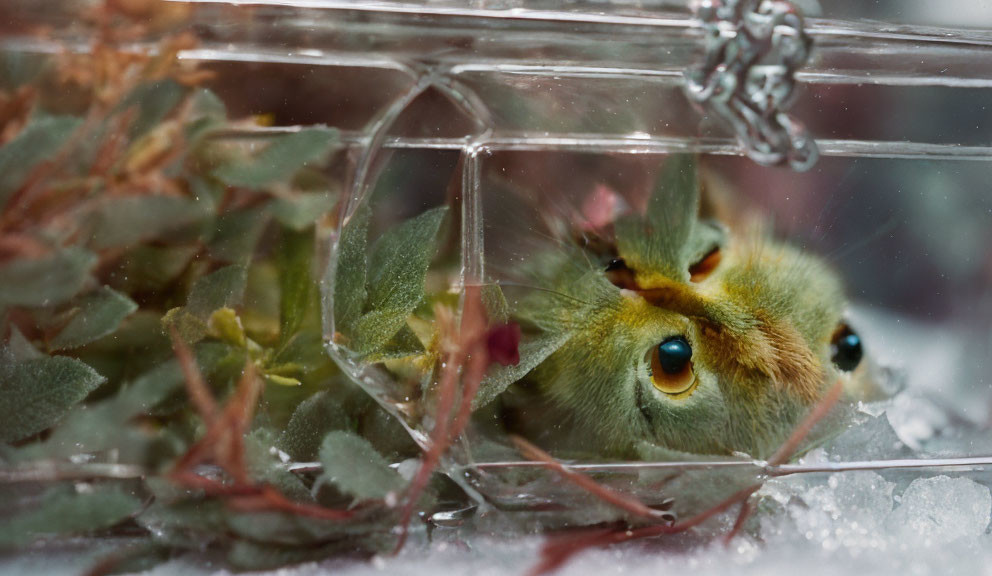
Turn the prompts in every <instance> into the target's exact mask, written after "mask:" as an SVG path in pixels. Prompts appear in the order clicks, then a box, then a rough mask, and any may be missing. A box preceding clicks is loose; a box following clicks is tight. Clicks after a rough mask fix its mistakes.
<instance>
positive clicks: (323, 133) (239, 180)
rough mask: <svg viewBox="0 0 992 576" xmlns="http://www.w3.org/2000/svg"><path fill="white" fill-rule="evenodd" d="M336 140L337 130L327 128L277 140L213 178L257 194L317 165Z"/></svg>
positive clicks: (223, 169) (221, 170)
mask: <svg viewBox="0 0 992 576" xmlns="http://www.w3.org/2000/svg"><path fill="white" fill-rule="evenodd" d="M337 138H338V132H337V130H334V129H331V128H309V129H306V130H301V131H299V132H296V133H294V134H288V135H286V136H280V137H278V138H275V139H273V140H272V142H270V143H269V144H268V145H267V146H266V147H265V149H264V150H262V151H261V152H260V153H258V154H256V155H255V157H254V158H251V159H250V160H245V161H242V162H238V163H235V164H228V165H226V166H222V167H220V168H218V169H217V170H214V172H213V174H214V176H216V177H217V178H219V179H220V180H221V181H222V182H224V183H225V184H227V185H229V186H239V187H242V188H248V189H250V190H260V189H263V188H265V187H266V186H269V185H272V184H275V183H277V182H286V181H288V180H289V179H290V178H292V177H293V175H294V174H296V172H298V171H299V170H300V169H301V168H303V167H304V166H308V165H310V164H314V163H319V162H321V161H322V160H323V159H324V158H325V157H326V156H327V154H328V153H329V152H330V151H331V147H332V146H333V145H334V143H335V142H336V141H337Z"/></svg>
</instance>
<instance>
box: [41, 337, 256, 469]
mask: <svg viewBox="0 0 992 576" xmlns="http://www.w3.org/2000/svg"><path fill="white" fill-rule="evenodd" d="M194 352H195V354H196V363H197V366H199V368H200V371H201V372H202V373H203V374H204V376H206V377H207V378H208V379H209V378H212V377H215V375H216V374H217V373H218V372H221V371H223V370H224V369H225V367H226V366H227V363H229V362H233V363H235V364H237V365H238V366H241V365H243V359H242V358H240V357H237V356H236V355H232V350H231V348H230V347H229V346H227V345H226V344H222V343H219V342H201V343H200V344H198V345H197V346H196V347H195V348H194ZM184 380H185V378H184V376H183V371H182V368H181V367H180V365H179V361H178V360H176V359H175V358H172V359H170V360H167V361H165V362H162V363H161V364H158V365H157V366H155V367H153V368H151V369H149V370H147V371H146V372H144V373H143V374H141V375H140V376H138V377H137V378H136V379H134V380H133V381H131V382H127V383H125V384H124V385H123V386H122V387H121V390H120V391H119V392H118V393H117V394H116V395H114V396H113V397H111V398H107V399H104V400H100V401H98V402H91V403H87V404H86V405H83V406H77V407H76V408H75V409H74V410H72V411H71V412H70V413H69V414H68V415H67V416H66V417H65V419H64V420H62V421H61V422H60V423H59V425H58V426H57V427H56V428H55V429H54V430H53V431H52V435H51V437H50V438H48V440H47V441H46V442H45V443H44V444H42V445H39V446H38V447H37V451H36V452H33V453H29V454H28V455H29V456H36V457H37V456H44V457H48V458H58V457H67V456H70V455H72V454H78V453H80V452H99V451H102V450H110V449H117V450H118V451H119V457H120V459H121V461H124V462H129V461H130V462H134V461H137V458H133V457H132V456H138V457H141V456H143V455H142V454H138V455H133V454H128V451H129V450H128V449H127V445H128V443H129V442H130V444H131V445H132V446H133V447H134V448H135V449H136V450H139V451H140V450H141V449H142V448H143V447H144V446H145V445H146V444H147V441H148V440H149V439H150V437H151V435H150V431H149V430H147V429H142V430H139V429H137V428H132V427H131V424H130V421H131V420H133V419H134V418H135V417H136V416H138V415H141V414H148V413H149V412H151V411H152V410H154V409H155V407H156V406H158V405H160V404H161V403H162V402H164V401H166V400H167V399H169V398H171V397H174V396H175V395H176V394H177V393H179V392H180V391H181V390H182V389H183V382H184Z"/></svg>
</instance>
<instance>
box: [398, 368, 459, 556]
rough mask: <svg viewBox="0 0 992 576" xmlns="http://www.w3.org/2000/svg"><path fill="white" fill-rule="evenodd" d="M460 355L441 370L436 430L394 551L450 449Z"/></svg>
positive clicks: (414, 483)
mask: <svg viewBox="0 0 992 576" xmlns="http://www.w3.org/2000/svg"><path fill="white" fill-rule="evenodd" d="M457 356H459V354H458V353H449V354H446V355H445V357H446V359H447V362H446V367H445V369H444V370H443V371H442V373H441V382H440V385H439V386H438V404H437V410H436V411H435V424H434V430H432V431H431V447H430V450H428V451H427V453H426V454H424V460H423V462H422V463H421V464H420V468H419V469H418V470H417V475H416V476H414V478H413V481H412V482H410V486H409V488H408V489H407V501H406V504H405V505H404V506H403V513H402V514H401V516H400V536H399V539H398V540H397V542H396V548H395V549H394V551H393V552H394V553H398V552H399V551H400V550H401V549H402V548H403V545H404V544H406V538H407V531H408V527H409V525H410V519H411V518H412V517H413V511H414V509H415V508H416V505H417V500H419V499H420V495H421V494H423V492H424V489H426V488H427V482H428V481H429V480H430V477H431V474H433V473H434V469H435V468H436V467H437V465H438V463H439V462H440V461H441V455H442V454H443V453H444V451H445V450H446V449H447V438H448V424H449V418H448V415H449V414H450V413H451V409H452V408H453V407H454V404H455V394H456V386H457V377H458V367H459V362H457V360H456V358H457Z"/></svg>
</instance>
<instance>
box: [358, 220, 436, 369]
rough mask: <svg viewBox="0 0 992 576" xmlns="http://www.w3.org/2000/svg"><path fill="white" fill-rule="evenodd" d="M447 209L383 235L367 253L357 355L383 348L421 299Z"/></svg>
mask: <svg viewBox="0 0 992 576" xmlns="http://www.w3.org/2000/svg"><path fill="white" fill-rule="evenodd" d="M446 213H447V207H445V206H441V207H439V208H435V209H433V210H428V211H427V212H424V213H423V214H421V215H420V216H417V217H416V218H411V219H410V220H407V221H406V222H404V223H402V224H400V225H399V226H397V227H395V228H393V229H392V230H390V231H388V232H386V233H385V234H384V235H383V236H382V237H381V238H380V239H379V241H378V242H376V244H375V246H373V248H372V256H371V258H370V265H369V271H370V277H369V289H368V302H367V303H366V308H367V309H368V310H369V312H368V313H366V314H365V315H364V316H362V318H361V319H360V320H359V321H358V324H357V326H356V330H355V332H356V342H355V344H354V349H355V351H356V352H359V353H360V354H369V353H372V352H375V351H377V350H379V349H380V348H382V347H383V346H385V345H386V343H387V342H389V341H390V340H391V339H392V338H393V336H395V335H396V333H397V332H399V331H400V329H401V328H403V326H404V325H405V324H406V320H407V318H408V317H409V316H410V314H412V313H413V311H414V310H416V308H417V306H418V305H420V302H421V300H423V299H424V281H425V279H426V277H427V268H428V266H429V265H430V262H431V259H432V258H433V257H434V253H435V252H436V251H437V236H438V231H439V230H440V228H441V222H442V221H443V220H444V216H445V214H446Z"/></svg>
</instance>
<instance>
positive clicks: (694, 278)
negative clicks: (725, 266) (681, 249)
mask: <svg viewBox="0 0 992 576" xmlns="http://www.w3.org/2000/svg"><path fill="white" fill-rule="evenodd" d="M722 257H723V256H722V254H721V253H720V247H719V246H717V247H716V248H714V249H712V250H710V251H709V252H707V253H706V255H705V256H703V257H702V259H701V260H700V261H699V262H696V263H695V264H693V265H692V266H690V267H689V281H690V282H702V281H703V280H706V278H707V277H709V275H710V274H712V273H713V271H714V270H716V267H717V266H719V265H720V259H721V258H722Z"/></svg>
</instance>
